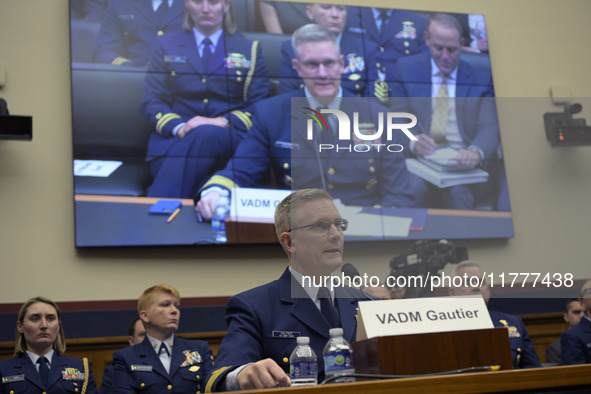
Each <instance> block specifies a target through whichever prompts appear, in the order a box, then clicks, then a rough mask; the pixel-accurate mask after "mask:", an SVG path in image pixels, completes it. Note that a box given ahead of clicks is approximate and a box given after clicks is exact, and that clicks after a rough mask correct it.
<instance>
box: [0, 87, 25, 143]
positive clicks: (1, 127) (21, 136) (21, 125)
mask: <svg viewBox="0 0 591 394" xmlns="http://www.w3.org/2000/svg"><path fill="white" fill-rule="evenodd" d="M32 139H33V117H32V116H18V115H10V113H9V112H8V105H7V104H6V100H4V99H2V98H0V140H25V141H30V140H32Z"/></svg>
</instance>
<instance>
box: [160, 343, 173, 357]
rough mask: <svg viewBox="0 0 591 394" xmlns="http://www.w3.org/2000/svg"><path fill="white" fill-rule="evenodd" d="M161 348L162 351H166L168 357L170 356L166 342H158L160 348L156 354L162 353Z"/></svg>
mask: <svg viewBox="0 0 591 394" xmlns="http://www.w3.org/2000/svg"><path fill="white" fill-rule="evenodd" d="M162 350H164V352H165V353H166V355H167V356H168V357H170V353H169V352H168V346H166V344H165V343H164V342H162V343H161V344H160V350H158V355H161V354H162Z"/></svg>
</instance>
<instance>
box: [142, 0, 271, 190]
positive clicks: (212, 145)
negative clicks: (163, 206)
mask: <svg viewBox="0 0 591 394" xmlns="http://www.w3.org/2000/svg"><path fill="white" fill-rule="evenodd" d="M185 4H186V7H187V9H186V11H185V20H184V24H183V31H182V32H179V33H175V34H169V35H164V36H162V37H158V39H157V40H156V44H155V48H154V51H153V52H152V56H151V59H150V66H149V68H148V74H147V76H146V82H145V88H144V95H143V98H142V102H141V111H142V114H143V116H144V118H145V119H146V121H147V122H148V124H149V125H150V126H151V127H152V130H153V132H152V134H151V135H150V140H149V143H148V151H147V161H148V164H149V167H150V174H151V176H152V179H153V181H152V184H151V185H150V187H149V189H148V192H147V195H148V196H149V197H170V198H193V197H194V196H195V195H196V194H197V190H199V188H200V187H201V186H202V185H203V184H204V183H205V181H206V180H207V179H209V177H210V176H211V175H213V173H214V172H215V171H216V170H219V169H222V168H224V166H225V165H226V162H227V161H228V159H230V158H231V157H232V153H233V152H234V150H235V149H236V147H237V146H238V143H239V142H240V141H241V140H242V139H243V138H244V136H245V134H246V132H247V131H248V129H249V128H250V127H251V125H252V122H251V120H250V116H249V112H248V111H247V110H246V108H247V107H248V106H250V105H252V104H254V103H255V102H257V101H260V100H261V99H263V98H265V97H266V96H267V95H268V94H269V92H270V86H271V82H270V80H269V78H268V75H267V67H266V65H265V62H264V60H263V58H262V49H261V47H260V45H259V43H258V41H250V40H247V39H245V38H244V37H243V36H242V35H241V34H240V33H237V32H236V22H235V20H234V17H233V15H232V8H231V3H230V0H203V1H201V0H186V1H185Z"/></svg>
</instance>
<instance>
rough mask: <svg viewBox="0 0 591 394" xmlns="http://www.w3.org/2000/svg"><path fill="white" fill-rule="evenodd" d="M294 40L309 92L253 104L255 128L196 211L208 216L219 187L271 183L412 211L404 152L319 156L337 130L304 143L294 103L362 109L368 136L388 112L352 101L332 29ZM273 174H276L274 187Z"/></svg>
mask: <svg viewBox="0 0 591 394" xmlns="http://www.w3.org/2000/svg"><path fill="white" fill-rule="evenodd" d="M292 43H293V47H294V49H295V51H294V52H295V55H296V58H295V59H294V60H293V64H294V67H295V68H296V70H297V71H298V73H299V75H300V76H301V77H302V79H303V80H304V84H305V87H304V89H300V90H298V91H295V92H291V93H286V94H283V95H279V96H275V97H271V98H269V99H266V100H263V101H261V102H259V103H257V104H256V105H255V106H254V107H253V110H252V119H253V127H252V129H251V130H250V131H249V133H248V135H247V136H246V137H245V139H244V140H243V141H242V142H241V143H240V145H239V147H238V148H237V150H236V152H235V153H234V155H233V157H232V159H231V160H230V161H229V162H228V165H227V166H226V168H225V169H223V170H221V171H218V172H216V173H215V174H214V176H213V177H212V178H211V179H210V180H208V181H207V183H206V184H205V185H204V188H203V192H202V193H201V195H200V196H198V197H197V198H199V197H200V198H201V199H200V201H198V203H197V205H196V209H197V211H198V212H199V213H200V214H201V215H202V216H203V218H205V219H210V218H211V215H212V212H213V209H214V208H215V204H216V202H217V200H218V199H219V195H220V193H219V191H216V188H225V189H228V190H232V189H233V188H234V187H254V188H260V187H268V185H269V184H270V183H272V184H273V188H277V189H302V188H310V187H316V188H323V189H325V190H328V191H329V192H330V194H331V195H332V196H333V197H334V198H338V199H340V200H341V202H342V203H343V204H346V205H359V206H374V205H380V206H382V207H412V206H414V198H413V195H412V192H411V186H410V181H409V179H410V178H409V173H408V171H407V169H406V166H405V161H404V160H405V158H404V154H403V153H402V152H397V153H391V152H387V151H386V150H385V149H383V150H381V151H378V150H377V149H370V150H369V151H367V152H355V151H354V150H353V149H352V150H351V151H347V150H340V151H338V152H337V151H336V150H329V151H322V152H321V153H319V152H318V146H317V144H318V140H319V141H320V142H322V143H328V144H329V145H330V144H332V145H337V144H338V143H339V141H338V140H337V135H336V133H333V132H328V130H326V131H318V134H319V135H321V137H318V138H316V137H314V139H313V140H308V139H307V122H308V119H310V116H309V115H307V114H306V113H305V112H306V111H304V108H301V107H297V108H296V109H295V110H294V109H292V100H294V101H296V100H298V103H299V102H301V103H302V104H303V107H307V108H318V107H325V108H328V109H340V110H341V111H343V112H345V113H347V114H352V113H353V112H357V113H358V115H359V125H360V127H359V128H360V129H361V128H362V127H361V125H362V124H363V125H365V126H364V127H366V129H367V130H369V131H370V132H373V129H374V128H375V127H376V119H377V116H378V112H379V111H388V109H386V108H384V107H381V106H379V105H372V104H373V102H374V101H376V102H377V99H373V101H372V100H370V99H368V98H360V97H354V96H353V95H352V94H351V93H348V92H346V91H345V90H343V89H342V88H341V86H340V84H341V78H340V76H341V71H342V67H343V57H342V55H340V53H339V47H338V43H337V42H336V36H335V35H334V34H333V33H332V32H331V31H330V30H328V29H327V28H325V27H323V26H320V25H317V24H309V25H305V26H303V27H301V28H300V29H298V30H297V31H296V32H295V33H294V35H293V37H292ZM296 98H297V99H296ZM325 117H326V119H327V123H328V122H331V120H330V118H335V117H334V115H333V114H327V115H325ZM352 118H353V117H352V116H351V119H352ZM334 120H335V121H336V118H335V119H334ZM331 130H332V126H331ZM315 134H316V133H315ZM392 138H393V140H392V141H389V143H392V144H394V143H398V144H400V145H401V144H402V139H403V138H407V137H406V136H404V135H403V133H402V132H400V133H393V136H392ZM349 142H351V141H349ZM270 172H272V173H273V175H274V179H272V180H271V182H270V181H269V179H268V178H269V174H270ZM218 190H219V189H218Z"/></svg>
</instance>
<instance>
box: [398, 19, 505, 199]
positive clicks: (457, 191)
mask: <svg viewBox="0 0 591 394" xmlns="http://www.w3.org/2000/svg"><path fill="white" fill-rule="evenodd" d="M461 36H462V27H461V25H460V24H459V22H458V21H457V19H456V18H454V17H453V16H452V15H449V14H435V15H433V16H431V18H430V20H429V25H428V28H427V31H426V32H425V40H426V42H427V46H428V48H429V52H426V53H421V54H417V55H413V56H408V57H404V58H400V59H398V62H397V63H396V67H394V69H392V70H390V69H389V70H388V71H387V75H386V80H387V83H388V85H389V88H390V96H391V98H390V106H391V108H393V109H394V110H395V111H396V112H410V113H413V114H415V115H416V117H417V118H418V121H419V125H418V126H417V127H415V128H413V129H412V131H413V133H415V135H417V138H418V141H411V142H410V143H409V148H410V149H409V150H410V151H411V152H413V153H414V154H416V155H418V156H425V155H429V154H431V153H433V152H434V151H435V149H436V148H437V147H439V146H451V147H452V148H454V149H456V150H457V151H458V154H457V156H456V157H455V158H453V159H452V160H454V161H455V162H457V164H458V165H460V166H463V167H466V168H476V167H480V168H483V169H484V170H486V171H489V173H490V172H494V170H495V168H496V166H498V164H499V163H498V162H499V159H498V153H497V151H498V149H499V143H500V141H499V126H498V121H497V113H496V106H495V102H494V99H493V97H494V90H493V84H492V76H491V74H490V73H487V72H485V71H483V70H480V69H478V68H477V67H474V66H471V65H470V64H468V63H467V62H465V61H463V60H461V59H460V54H461V52H462V50H461V48H462V38H461ZM407 153H408V150H407ZM492 178H493V177H492V176H491V178H489V182H485V183H476V184H469V185H459V186H452V187H448V188H444V189H439V188H437V187H435V186H433V185H431V184H429V183H427V182H426V181H425V180H423V179H422V178H420V177H418V176H416V175H414V174H413V175H412V176H411V179H412V183H413V190H414V194H415V197H416V198H417V206H420V207H441V208H449V209H473V208H474V203H475V201H476V200H477V199H478V198H479V197H483V196H485V195H486V194H487V193H488V192H489V186H490V182H491V179H492ZM434 201H435V202H437V203H438V205H435V203H434Z"/></svg>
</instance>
